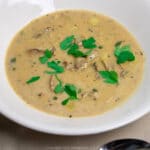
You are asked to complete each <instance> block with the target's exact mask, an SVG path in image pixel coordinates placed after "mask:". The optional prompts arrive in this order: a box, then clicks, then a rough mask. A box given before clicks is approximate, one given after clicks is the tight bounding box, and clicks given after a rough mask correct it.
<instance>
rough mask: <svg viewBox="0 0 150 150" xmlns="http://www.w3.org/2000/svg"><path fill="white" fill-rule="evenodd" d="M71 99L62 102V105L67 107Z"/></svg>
mask: <svg viewBox="0 0 150 150" xmlns="http://www.w3.org/2000/svg"><path fill="white" fill-rule="evenodd" d="M69 100H70V98H67V99H65V100H63V101H62V102H61V104H62V105H67V104H68V103H69Z"/></svg>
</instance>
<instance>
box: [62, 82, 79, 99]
mask: <svg viewBox="0 0 150 150" xmlns="http://www.w3.org/2000/svg"><path fill="white" fill-rule="evenodd" d="M64 91H65V92H66V93H67V94H68V95H69V96H70V97H71V99H77V88H76V87H75V86H74V85H73V84H66V85H65V86H64Z"/></svg>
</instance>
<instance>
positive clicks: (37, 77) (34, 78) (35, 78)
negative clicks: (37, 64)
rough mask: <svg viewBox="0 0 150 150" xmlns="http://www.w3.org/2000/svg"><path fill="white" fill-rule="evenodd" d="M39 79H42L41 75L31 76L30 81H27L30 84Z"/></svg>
mask: <svg viewBox="0 0 150 150" xmlns="http://www.w3.org/2000/svg"><path fill="white" fill-rule="evenodd" d="M39 79H40V76H34V77H32V78H30V79H29V80H28V81H26V83H27V84H30V83H33V82H36V81H38V80H39Z"/></svg>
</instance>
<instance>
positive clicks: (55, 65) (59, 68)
mask: <svg viewBox="0 0 150 150" xmlns="http://www.w3.org/2000/svg"><path fill="white" fill-rule="evenodd" d="M47 66H48V67H49V68H52V69H53V70H55V72H56V73H63V72H64V67H63V66H60V65H59V62H57V61H51V62H48V63H47Z"/></svg>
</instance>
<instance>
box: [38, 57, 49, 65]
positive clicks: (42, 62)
mask: <svg viewBox="0 0 150 150" xmlns="http://www.w3.org/2000/svg"><path fill="white" fill-rule="evenodd" d="M39 61H40V63H41V64H45V63H47V61H48V58H47V57H45V56H42V57H40V58H39Z"/></svg>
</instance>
